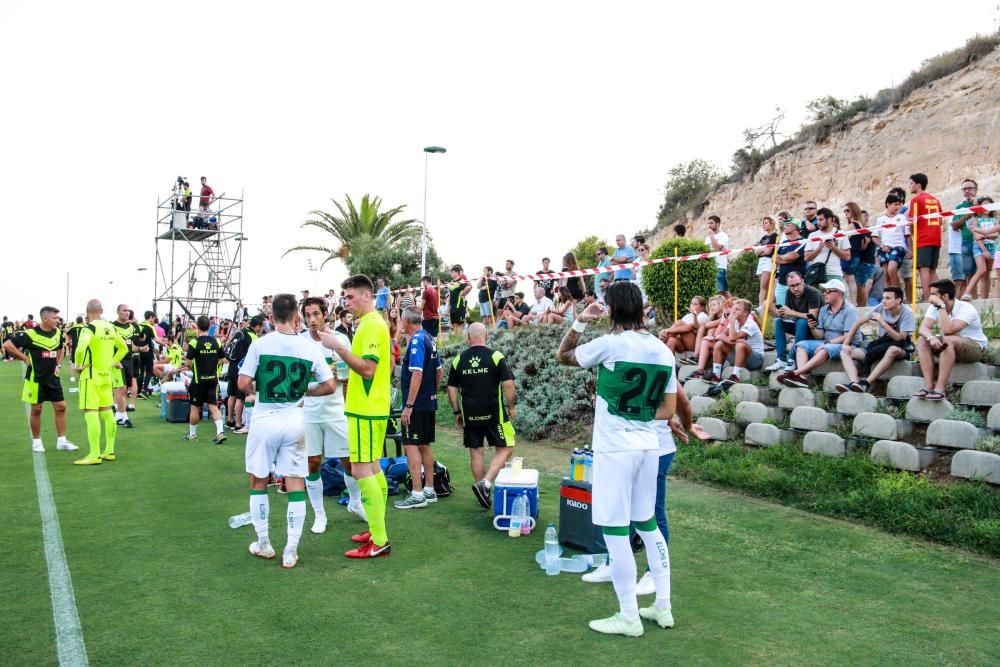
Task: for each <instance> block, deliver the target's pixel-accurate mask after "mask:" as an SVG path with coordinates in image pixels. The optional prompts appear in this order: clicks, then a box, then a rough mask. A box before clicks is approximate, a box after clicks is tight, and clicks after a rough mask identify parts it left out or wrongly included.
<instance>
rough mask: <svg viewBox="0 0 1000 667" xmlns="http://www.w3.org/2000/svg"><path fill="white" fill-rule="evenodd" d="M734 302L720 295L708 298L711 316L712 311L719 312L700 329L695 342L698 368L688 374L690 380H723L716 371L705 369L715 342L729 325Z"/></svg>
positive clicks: (709, 381) (714, 381) (710, 381)
mask: <svg viewBox="0 0 1000 667" xmlns="http://www.w3.org/2000/svg"><path fill="white" fill-rule="evenodd" d="M732 303H733V300H732V299H731V298H730V299H724V298H723V297H721V296H718V295H716V296H713V297H712V298H711V299H709V300H708V309H709V313H710V315H709V317H712V315H711V313H712V312H717V313H718V314H717V315H715V316H714V319H710V320H709V321H708V322H706V323H705V324H703V325H702V326H701V327H700V328H699V329H698V339H697V342H696V343H695V346H696V348H697V355H698V368H697V369H696V370H695V372H694V373H691V375H689V376H688V379H689V380H705V382H708V383H711V384H715V383H716V382H721V381H722V378H721V377H719V376H718V375H716V374H714V373H708V374H706V372H705V369H706V368H707V367H708V361H709V359H710V358H711V356H712V351H713V350H714V349H715V342H716V341H717V340H719V339H720V338H721V337H722V336H724V335H725V332H726V329H727V328H728V327H729V318H730V315H731V307H732Z"/></svg>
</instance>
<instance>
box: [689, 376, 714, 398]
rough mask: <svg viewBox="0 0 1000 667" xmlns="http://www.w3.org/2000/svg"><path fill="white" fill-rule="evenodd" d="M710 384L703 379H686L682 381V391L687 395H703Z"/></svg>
mask: <svg viewBox="0 0 1000 667" xmlns="http://www.w3.org/2000/svg"><path fill="white" fill-rule="evenodd" d="M712 386H713V385H711V384H709V383H707V382H705V381H704V380H688V381H687V382H685V383H684V391H686V392H687V395H688V396H704V395H705V394H706V393H708V390H709V389H710V388H711V387H712Z"/></svg>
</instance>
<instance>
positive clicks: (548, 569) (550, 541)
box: [545, 523, 561, 577]
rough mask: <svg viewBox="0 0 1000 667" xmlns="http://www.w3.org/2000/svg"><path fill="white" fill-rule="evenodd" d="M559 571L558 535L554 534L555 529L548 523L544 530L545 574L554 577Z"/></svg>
mask: <svg viewBox="0 0 1000 667" xmlns="http://www.w3.org/2000/svg"><path fill="white" fill-rule="evenodd" d="M560 569H561V563H560V562H559V535H558V534H556V527H555V526H554V525H553V524H551V523H550V524H549V527H548V528H546V529H545V574H547V575H549V576H550V577H551V576H555V575H557V574H559V570H560Z"/></svg>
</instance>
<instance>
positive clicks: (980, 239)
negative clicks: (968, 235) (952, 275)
mask: <svg viewBox="0 0 1000 667" xmlns="http://www.w3.org/2000/svg"><path fill="white" fill-rule="evenodd" d="M992 203H993V199H992V198H991V197H980V198H979V199H977V200H976V205H977V206H982V205H983V204H992ZM966 224H968V226H969V230H970V231H971V232H972V238H973V246H972V256H973V258H974V259H975V261H976V273H975V275H973V276H972V279H971V280H969V282H968V284H967V285H966V287H965V294H963V295H962V301H972V297H973V295H974V294H975V293H976V285H977V284H980V285H981V286H982V288H983V289H982V293H981V294H980V295H979V298H981V299H988V298H990V272H992V271H993V265H994V264H995V257H996V255H995V253H996V245H997V236H998V235H1000V227H998V226H997V212H996V211H990V212H989V213H986V214H985V215H981V216H978V217H972V218H971V219H970V220H969V222H968V223H966ZM997 280H998V281H1000V269H997ZM997 284H998V285H1000V282H998V283H997Z"/></svg>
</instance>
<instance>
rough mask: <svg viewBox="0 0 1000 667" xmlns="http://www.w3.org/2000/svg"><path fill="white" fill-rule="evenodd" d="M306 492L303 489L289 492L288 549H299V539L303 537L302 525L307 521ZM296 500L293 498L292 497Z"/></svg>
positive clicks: (286, 546) (286, 547)
mask: <svg viewBox="0 0 1000 667" xmlns="http://www.w3.org/2000/svg"><path fill="white" fill-rule="evenodd" d="M305 495H306V494H305V493H303V492H302V491H298V492H296V491H291V492H289V494H288V498H289V500H288V515H287V516H288V543H287V544H286V545H285V550H286V551H297V550H298V548H299V539H300V538H301V537H302V525H303V524H304V523H305V522H306V499H305V498H304V497H303V496H305ZM293 498H294V499H295V500H292V499H293Z"/></svg>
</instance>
